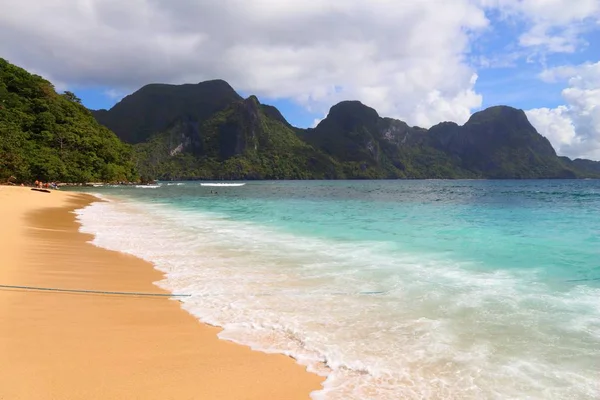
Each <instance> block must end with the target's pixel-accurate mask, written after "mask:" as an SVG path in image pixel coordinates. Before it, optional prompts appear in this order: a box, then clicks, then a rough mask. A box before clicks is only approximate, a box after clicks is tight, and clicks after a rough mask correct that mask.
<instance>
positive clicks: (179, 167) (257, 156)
mask: <svg viewBox="0 0 600 400" xmlns="http://www.w3.org/2000/svg"><path fill="white" fill-rule="evenodd" d="M275 110H276V109H275ZM267 114H269V115H273V107H265V106H262V105H261V104H260V103H259V102H258V99H256V97H254V96H251V97H250V98H248V99H246V100H240V101H236V102H234V103H232V104H231V105H230V106H229V107H227V108H226V109H224V110H222V111H220V112H218V113H215V114H214V115H213V116H212V117H211V118H210V119H208V120H207V121H205V122H204V123H198V122H192V121H189V120H188V119H184V120H179V121H177V122H176V123H175V124H174V125H173V126H171V128H170V129H167V130H166V131H165V132H162V133H160V134H158V135H155V136H154V137H153V138H152V139H151V140H150V141H148V142H146V143H143V144H138V145H136V146H135V147H136V153H137V156H138V169H139V170H140V172H141V173H142V176H143V177H145V178H147V179H150V178H152V177H160V178H161V179H335V178H339V177H341V176H342V173H341V170H340V167H339V165H338V163H336V162H335V161H334V160H333V159H332V158H331V157H328V156H326V155H325V154H323V153H322V152H319V151H316V150H315V149H313V148H312V147H311V146H310V145H308V144H307V143H305V142H304V141H302V140H301V139H300V138H299V137H298V136H297V135H296V133H295V132H294V131H293V129H292V128H291V127H290V126H289V124H287V121H285V120H283V121H281V120H280V119H279V118H271V117H269V116H268V115H267ZM282 118H283V117H281V119H282Z"/></svg>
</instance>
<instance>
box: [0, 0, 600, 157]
mask: <svg viewBox="0 0 600 400" xmlns="http://www.w3.org/2000/svg"><path fill="white" fill-rule="evenodd" d="M0 8H1V12H0V38H2V40H0V57H2V58H5V59H7V60H8V61H10V62H12V63H14V64H17V65H19V66H21V67H23V68H26V69H27V70H29V71H31V72H34V73H37V74H39V75H42V76H44V77H45V78H46V79H48V80H50V81H51V82H53V83H54V85H55V87H56V88H57V90H61V91H62V90H70V91H73V92H75V93H76V94H77V95H78V96H79V97H80V98H81V99H82V100H83V103H84V104H85V105H86V106H87V107H89V108H92V109H99V108H110V107H111V106H113V105H114V104H115V103H116V102H118V101H119V100H120V99H121V98H122V97H123V96H125V95H127V94H129V93H132V92H134V91H135V90H137V89H139V88H140V87H142V86H143V85H145V84H148V83H158V82H160V83H172V84H181V83H197V82H201V81H204V80H208V79H217V78H219V79H224V80H226V81H228V82H229V83H230V84H231V85H232V86H233V87H234V88H235V89H236V90H237V91H238V93H240V94H241V95H242V96H245V97H246V96H249V95H250V94H255V95H257V96H258V97H259V99H260V100H261V102H262V103H266V104H272V105H275V106H276V107H278V108H279V109H280V111H281V112H282V113H283V115H284V116H285V117H286V118H287V119H288V121H290V123H292V124H293V125H296V126H300V127H311V126H314V125H315V124H316V123H318V122H319V121H320V120H321V119H323V118H324V117H325V116H326V115H327V112H328V110H329V108H330V107H331V106H332V105H334V104H336V103H337V102H339V101H342V100H360V101H362V102H363V103H364V104H366V105H369V106H371V107H373V108H375V109H376V110H377V111H378V112H379V114H380V115H381V116H386V117H393V118H399V119H402V120H404V121H406V122H407V123H409V124H410V125H418V126H422V127H425V128H428V127H430V126H432V125H434V124H436V123H438V122H441V121H454V122H457V123H459V124H462V123H464V122H466V121H467V120H468V118H469V117H470V115H472V113H474V112H476V111H478V110H481V109H483V108H485V107H488V106H492V105H500V104H502V105H509V106H513V107H517V108H521V109H523V110H525V112H526V114H527V116H528V118H529V120H530V122H531V123H532V124H533V125H534V126H535V128H536V129H537V130H538V131H539V132H540V133H541V134H543V135H544V136H546V137H547V138H548V139H549V140H550V141H551V143H552V144H553V146H554V148H555V149H556V150H557V152H558V153H559V154H560V155H566V156H569V157H572V158H577V157H582V158H590V159H594V160H600V0H302V1H299V0H212V1H210V0H127V1H116V0H2V5H1V7H0Z"/></svg>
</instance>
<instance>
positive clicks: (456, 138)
mask: <svg viewBox="0 0 600 400" xmlns="http://www.w3.org/2000/svg"><path fill="white" fill-rule="evenodd" d="M429 138H430V144H431V145H432V146H433V147H435V148H437V149H439V150H442V151H444V152H445V153H446V154H449V155H450V156H452V157H453V158H454V159H455V161H456V163H457V164H458V165H459V166H460V167H462V168H464V169H466V170H469V171H472V172H473V173H475V174H476V175H478V176H482V177H487V178H575V177H577V172H576V171H575V170H574V169H573V168H572V166H571V165H568V164H565V163H564V162H563V161H562V160H561V159H560V158H559V157H558V156H557V155H556V152H555V151H554V149H553V148H552V145H551V144H550V142H549V141H548V139H546V138H545V137H543V136H542V135H540V134H539V133H538V132H537V131H536V130H535V128H534V127H533V126H532V125H531V124H530V123H529V121H528V120H527V116H526V115H525V112H523V110H517V109H515V108H512V107H506V106H496V107H490V108H488V109H485V110H483V111H479V112H477V113H475V114H473V115H472V116H471V118H470V119H469V120H468V121H467V123H466V124H464V125H463V126H458V125H457V124H454V123H451V122H446V123H441V124H438V125H436V126H433V127H431V128H430V129H429Z"/></svg>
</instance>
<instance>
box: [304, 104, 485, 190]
mask: <svg viewBox="0 0 600 400" xmlns="http://www.w3.org/2000/svg"><path fill="white" fill-rule="evenodd" d="M300 137H302V138H303V139H304V140H305V141H306V142H308V143H310V144H312V145H313V146H314V147H315V148H316V149H319V150H322V151H323V152H325V153H326V154H328V155H330V156H332V157H333V158H334V159H336V160H339V161H340V162H341V163H342V164H343V165H344V173H345V175H346V176H348V177H352V178H373V179H377V178H473V177H475V175H474V174H472V173H471V172H469V171H467V170H463V169H462V168H460V167H459V166H457V165H455V163H454V162H453V160H452V158H451V157H450V156H449V155H448V154H446V153H444V152H443V151H441V150H438V149H436V148H434V147H432V146H430V145H429V136H428V131H427V130H426V129H423V128H418V127H409V126H408V125H407V124H406V123H405V122H403V121H399V120H395V119H391V118H382V117H380V116H379V114H377V111H375V110H374V109H372V108H370V107H367V106H365V105H363V104H362V103H360V102H358V101H344V102H341V103H339V104H337V105H335V106H333V107H332V108H331V109H330V111H329V114H328V115H327V117H326V118H325V119H323V120H322V121H321V122H320V123H319V124H318V125H317V126H316V127H315V128H314V129H308V130H306V131H304V132H301V133H300Z"/></svg>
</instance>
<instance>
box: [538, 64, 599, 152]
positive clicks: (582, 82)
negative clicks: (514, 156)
mask: <svg viewBox="0 0 600 400" xmlns="http://www.w3.org/2000/svg"><path fill="white" fill-rule="evenodd" d="M540 76H541V78H542V79H543V80H545V81H551V82H556V81H565V80H566V81H567V85H568V87H567V88H565V89H564V90H563V91H562V97H563V99H564V100H565V105H561V106H559V107H556V108H554V109H549V108H537V109H533V110H529V111H527V116H528V118H529V119H530V121H531V123H532V124H533V126H535V127H536V129H537V130H538V131H539V132H540V133H541V134H542V135H544V136H546V137H547V138H548V140H550V142H551V143H552V144H553V145H554V147H555V148H556V149H557V152H558V153H559V154H563V155H567V156H570V157H585V158H591V159H595V160H600V62H597V63H595V64H593V63H585V64H582V65H579V66H562V67H557V68H553V69H549V70H546V71H544V72H542V74H541V75H540Z"/></svg>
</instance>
